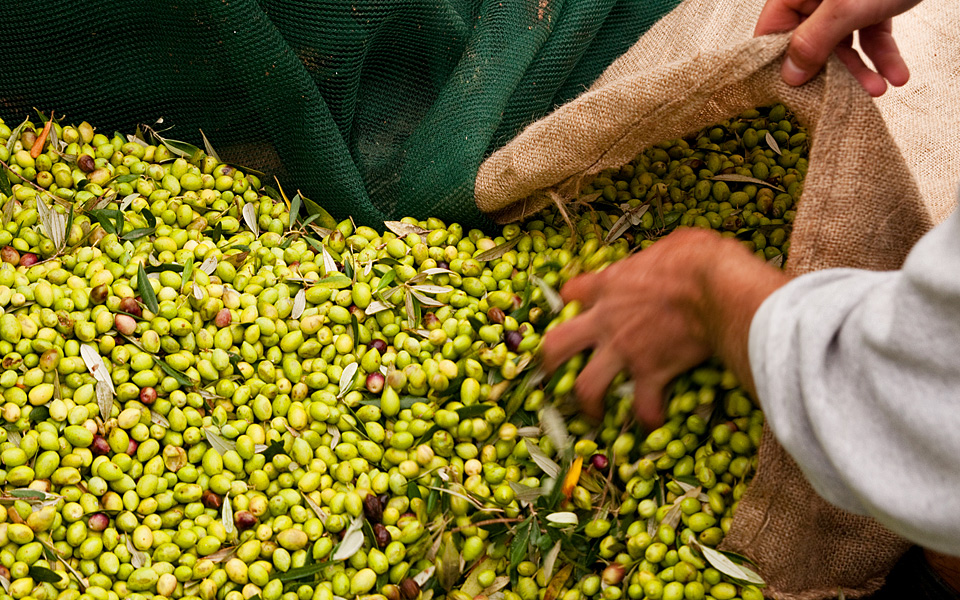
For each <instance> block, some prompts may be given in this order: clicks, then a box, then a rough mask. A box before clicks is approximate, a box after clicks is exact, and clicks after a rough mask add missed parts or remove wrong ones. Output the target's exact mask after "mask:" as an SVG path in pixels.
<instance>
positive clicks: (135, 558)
mask: <svg viewBox="0 0 960 600" xmlns="http://www.w3.org/2000/svg"><path fill="white" fill-rule="evenodd" d="M127 550H129V551H130V564H131V565H133V568H134V569H139V568H140V567H143V566H144V565H146V564H147V560H148V558H149V557H148V556H147V554H146V553H145V552H141V551H140V550H137V548H136V546H134V545H133V541H132V540H131V539H130V536H129V535H127Z"/></svg>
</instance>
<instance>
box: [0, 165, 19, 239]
mask: <svg viewBox="0 0 960 600" xmlns="http://www.w3.org/2000/svg"><path fill="white" fill-rule="evenodd" d="M0 181H6V182H7V185H8V186H9V185H10V181H9V180H8V179H7V175H6V174H5V173H0ZM9 195H11V194H10V193H8V194H7V196H9ZM16 209H17V203H16V200H14V199H13V198H10V199H9V200H7V202H6V204H4V205H3V226H4V227H6V226H7V224H8V223H10V219H12V218H13V213H14V211H15V210H16Z"/></svg>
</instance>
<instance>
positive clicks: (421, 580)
mask: <svg viewBox="0 0 960 600" xmlns="http://www.w3.org/2000/svg"><path fill="white" fill-rule="evenodd" d="M436 570H437V567H435V566H433V565H431V566H429V567H427V568H426V569H424V570H422V571H420V572H419V573H417V574H416V575H414V576H413V580H414V581H415V582H416V584H417V585H419V586H420V587H423V585H424V584H425V583H427V582H428V581H430V578H431V577H433V573H434V571H436Z"/></svg>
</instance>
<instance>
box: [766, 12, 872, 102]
mask: <svg viewBox="0 0 960 600" xmlns="http://www.w3.org/2000/svg"><path fill="white" fill-rule="evenodd" d="M849 4H850V3H849V2H847V3H844V2H835V1H830V0H827V1H825V2H823V4H821V5H820V6H818V7H817V9H816V10H815V11H813V13H812V14H811V15H810V16H809V17H808V18H807V19H806V20H804V21H803V23H801V24H800V25H799V26H798V27H797V29H796V30H795V31H794V32H793V36H792V37H791V38H790V46H789V47H788V48H787V56H786V58H785V59H784V61H783V67H782V69H781V76H782V77H783V80H784V81H786V82H787V83H788V84H790V85H802V84H804V83H806V82H807V81H809V80H810V79H812V78H813V77H814V75H816V74H817V73H818V72H819V71H820V69H822V68H823V65H824V64H826V62H827V59H828V58H829V57H830V54H831V53H832V52H833V50H834V49H835V48H836V47H837V45H839V44H840V43H841V42H842V41H843V40H844V39H846V38H847V37H848V36H849V35H851V34H852V33H853V32H854V31H856V30H857V29H859V28H860V26H861V23H860V20H861V15H859V14H855V13H853V12H852V11H855V10H856V8H853V9H852V10H851V7H850V6H849ZM844 6H846V9H844Z"/></svg>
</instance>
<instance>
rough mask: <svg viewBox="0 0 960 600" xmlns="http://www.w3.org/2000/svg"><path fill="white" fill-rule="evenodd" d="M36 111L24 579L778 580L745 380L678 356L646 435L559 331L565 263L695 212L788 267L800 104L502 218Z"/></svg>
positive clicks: (555, 586)
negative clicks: (756, 541)
mask: <svg viewBox="0 0 960 600" xmlns="http://www.w3.org/2000/svg"><path fill="white" fill-rule="evenodd" d="M40 117H41V119H40V120H41V121H44V122H43V123H42V124H41V123H39V122H38V123H37V126H36V127H35V125H34V123H33V122H31V121H29V120H27V121H25V122H24V123H22V124H21V125H20V126H18V127H16V128H15V129H14V130H11V128H10V127H9V126H8V125H6V124H0V162H2V168H3V169H4V173H3V174H0V204H2V207H3V210H2V228H0V248H2V250H0V259H2V263H0V308H2V316H0V361H2V368H0V394H2V403H0V418H2V428H0V440H2V444H0V484H2V492H0V584H2V589H0V600H11V599H13V600H54V599H56V600H119V599H120V598H129V599H130V600H146V599H148V598H154V599H166V598H184V599H188V600H245V599H251V598H252V599H256V600H327V599H332V598H346V597H368V598H387V599H390V600H397V599H400V598H403V599H405V600H412V599H413V598H418V597H422V598H424V599H427V598H431V597H437V598H439V597H443V596H445V597H448V598H455V599H458V600H460V599H467V598H493V599H499V598H503V599H506V600H516V599H522V600H538V599H546V600H554V599H557V598H562V599H563V600H577V599H579V598H604V599H607V600H617V599H619V598H632V599H641V598H649V599H651V600H658V599H661V598H663V599H664V600H679V599H681V598H683V599H686V600H701V599H704V598H714V599H716V600H730V599H733V598H742V599H744V600H754V599H759V598H761V597H762V592H761V591H760V587H761V586H762V580H760V579H759V578H758V577H757V576H756V574H755V573H753V572H752V571H751V570H750V568H749V565H748V564H745V563H744V561H743V560H742V559H740V558H738V557H735V556H731V555H728V554H723V553H720V552H719V551H717V550H715V548H716V546H717V545H718V544H719V543H720V542H721V540H722V539H723V536H724V533H725V532H726V531H728V529H729V527H730V524H731V520H732V515H733V512H734V510H735V509H736V506H737V502H738V501H739V499H740V497H741V496H742V495H743V493H744V491H745V489H746V486H747V483H748V481H749V479H750V476H751V473H752V472H753V471H754V470H755V468H756V465H757V458H756V449H757V446H758V445H759V442H760V435H761V430H762V424H763V415H762V414H761V412H760V411H759V410H758V408H757V407H756V406H755V405H754V404H753V403H752V402H751V400H750V399H749V398H748V397H747V395H746V394H745V393H744V392H743V391H742V390H741V389H739V388H738V385H737V382H736V381H735V380H734V378H733V376H732V375H731V374H730V373H729V372H727V371H725V370H724V369H723V368H722V367H721V366H720V365H718V364H715V363H708V364H705V365H703V366H701V367H699V368H697V369H695V370H693V371H691V372H689V373H687V374H686V375H684V376H682V377H680V378H679V379H678V380H677V381H676V383H675V384H674V386H673V391H672V394H671V397H670V400H669V404H668V420H667V422H666V424H665V425H664V426H663V427H661V428H659V429H657V430H655V431H651V432H642V431H640V430H639V429H638V427H637V426H635V425H634V424H633V423H632V420H631V416H630V398H629V392H628V391H626V392H625V391H623V390H624V389H625V388H629V386H628V385H620V384H625V382H623V381H618V382H616V383H617V385H614V386H612V388H611V390H610V393H609V395H608V398H607V402H608V409H607V412H606V416H605V417H604V420H603V423H602V424H600V425H599V426H598V425H596V424H592V423H588V422H586V421H584V420H583V419H582V418H580V417H578V416H577V414H576V411H575V408H574V407H573V406H572V404H573V400H572V399H571V398H570V393H569V392H570V390H571V389H572V387H573V381H574V379H575V377H576V374H577V372H578V370H579V368H580V367H581V366H582V364H583V362H584V360H585V358H586V357H583V356H580V357H577V358H575V359H573V360H571V361H569V363H568V364H567V365H565V367H564V368H563V369H561V370H560V372H558V373H556V374H551V375H549V376H544V374H542V373H540V372H539V370H538V369H537V362H536V352H537V349H538V347H539V344H540V340H541V336H542V334H543V333H544V331H545V330H546V329H547V328H548V327H549V326H550V324H551V323H557V322H560V321H562V320H563V319H566V318H570V317H571V316H573V315H574V314H576V311H577V306H576V305H573V304H571V305H568V306H563V304H562V301H561V300H560V299H559V296H558V295H557V293H556V291H555V290H557V289H559V287H560V286H562V284H563V283H564V282H565V281H566V280H568V279H569V278H570V277H572V276H574V275H576V274H577V273H579V272H583V271H591V270H596V269H600V268H602V267H604V266H605V265H608V264H610V263H611V262H613V261H616V260H619V259H621V258H623V257H625V256H627V255H629V254H630V253H631V252H633V251H636V250H638V249H642V248H645V247H647V246H648V245H649V244H651V243H653V242H654V241H655V240H656V239H657V238H659V237H661V236H663V235H664V234H666V233H667V232H669V231H670V230H672V229H674V228H676V227H680V226H692V227H707V228H712V229H717V230H719V231H721V234H722V235H725V236H736V237H737V238H739V239H741V240H742V241H743V243H744V244H747V245H748V246H749V247H751V248H752V249H753V250H755V251H756V253H757V254H758V256H760V257H761V258H762V259H765V260H770V261H777V262H779V261H782V259H783V256H784V255H785V254H786V253H787V252H788V249H789V241H788V240H787V237H788V236H787V234H788V232H789V228H790V223H791V222H792V220H793V217H794V214H795V213H794V210H795V205H796V199H797V198H798V196H799V194H800V191H801V187H802V180H803V175H804V173H805V172H806V158H805V157H804V154H805V152H806V139H805V134H804V133H803V131H802V130H801V129H800V128H799V127H798V125H797V123H796V122H795V121H794V120H793V119H792V117H791V116H790V115H789V114H788V113H787V112H786V110H785V108H784V107H783V106H780V105H777V106H773V107H768V108H763V109H759V110H754V111H748V112H746V113H744V114H741V115H739V116H738V117H736V118H733V119H730V120H729V121H727V122H724V123H720V124H718V125H716V126H714V127H711V128H708V129H706V130H703V131H700V132H698V133H697V134H695V135H692V136H690V137H689V138H687V139H681V140H673V141H669V142H665V143H663V144H659V145H657V146H655V147H653V148H650V149H648V150H646V151H644V152H642V153H641V154H640V155H639V156H638V157H637V158H636V160H634V161H633V162H631V163H630V164H628V165H624V166H623V167H621V168H620V169H619V170H611V171H606V172H603V173H601V174H599V175H598V176H597V177H596V178H595V179H594V180H593V181H592V183H591V184H590V185H588V186H586V187H585V188H584V190H583V194H582V195H581V197H580V198H579V202H575V203H571V204H569V205H567V207H566V208H565V209H558V208H556V207H554V208H550V209H547V210H544V211H543V212H541V213H539V214H537V215H535V216H534V217H532V218H530V219H527V220H526V221H525V222H523V223H520V224H512V225H507V226H505V227H504V228H503V229H502V231H501V232H500V233H499V235H497V236H493V237H491V236H488V235H486V234H484V233H483V232H481V231H479V230H468V231H465V230H464V229H463V228H462V227H461V226H459V225H457V224H449V225H448V224H445V223H443V222H441V221H440V220H438V219H434V218H431V219H427V220H425V221H420V220H416V219H412V218H406V219H403V220H401V221H396V222H389V223H386V224H385V227H386V230H385V231H383V232H378V231H376V230H375V229H373V228H370V227H365V226H360V227H357V226H355V225H354V224H353V222H352V221H351V220H349V219H347V220H344V221H340V222H336V221H334V220H333V219H332V218H330V216H329V215H328V214H326V213H325V212H324V211H323V210H322V209H321V208H320V207H318V206H316V205H315V204H313V203H311V202H310V201H309V200H307V199H305V198H302V197H301V196H300V195H299V194H298V195H296V196H294V197H293V198H292V199H288V197H287V196H286V195H285V194H284V193H283V192H282V190H281V191H279V192H278V191H276V190H273V189H272V188H270V187H268V186H265V185H264V184H263V181H262V180H261V179H260V177H258V176H257V175H256V174H254V173H253V172H249V171H245V170H244V169H242V168H238V167H235V166H231V165H228V164H225V163H223V162H221V161H220V160H219V159H218V158H217V156H216V153H215V152H214V151H213V149H212V148H211V147H210V146H209V144H208V145H207V147H206V151H205V152H204V151H201V150H199V149H197V148H195V147H193V146H190V145H189V144H184V143H182V142H175V141H172V140H167V139H164V138H163V137H161V136H160V134H159V133H157V132H154V131H152V130H148V134H149V135H144V134H143V133H141V132H140V131H139V130H138V132H137V134H136V135H132V136H126V137H125V136H121V135H119V134H114V135H113V136H107V135H104V134H102V133H97V132H95V130H94V129H93V128H92V127H91V126H90V125H89V124H87V123H82V124H80V125H79V126H69V125H61V124H60V123H55V122H53V120H52V115H51V118H50V119H46V118H45V117H44V116H43V115H41V116H40ZM41 125H42V126H41ZM301 208H304V210H301ZM306 208H309V210H310V213H311V214H309V215H308V214H307V210H306ZM301 213H303V214H301Z"/></svg>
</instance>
